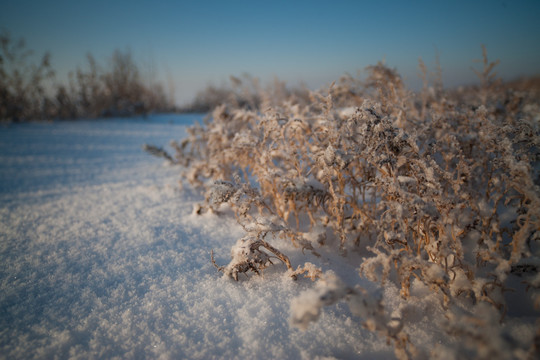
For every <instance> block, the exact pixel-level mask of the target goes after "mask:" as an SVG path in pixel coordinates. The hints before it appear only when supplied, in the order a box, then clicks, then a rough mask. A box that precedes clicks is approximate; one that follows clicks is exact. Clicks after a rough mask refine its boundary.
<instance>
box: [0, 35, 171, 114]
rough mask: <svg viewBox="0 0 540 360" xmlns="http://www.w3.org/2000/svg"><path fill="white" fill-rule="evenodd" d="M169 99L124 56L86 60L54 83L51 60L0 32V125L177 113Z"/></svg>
mask: <svg viewBox="0 0 540 360" xmlns="http://www.w3.org/2000/svg"><path fill="white" fill-rule="evenodd" d="M176 110H177V109H176V107H175V105H174V100H173V94H172V93H167V92H166V91H165V90H164V86H163V84H161V83H160V82H158V81H157V80H156V79H155V78H151V77H150V78H148V79H144V80H143V76H142V74H141V71H140V66H139V65H138V64H137V62H136V61H135V59H134V58H133V56H132V54H131V52H130V51H129V50H118V49H117V50H115V51H114V52H113V54H112V55H111V56H110V58H109V59H107V61H106V62H105V64H103V63H100V62H99V61H98V60H96V59H95V58H94V56H92V55H91V54H88V55H87V57H86V65H85V67H83V68H77V69H76V70H74V71H71V72H70V73H69V80H68V83H67V84H66V83H64V84H62V83H58V82H57V81H56V79H55V71H54V69H53V67H52V66H51V55H50V54H49V53H45V54H43V55H41V57H39V58H37V60H36V56H34V53H33V51H32V50H30V49H27V47H26V44H25V41H24V39H17V40H15V39H14V38H13V37H12V36H11V35H10V33H9V32H7V31H6V30H3V31H2V32H0V120H1V121H13V122H18V121H27V120H45V119H77V118H96V117H110V116H131V115H143V114H148V113H153V112H172V111H176Z"/></svg>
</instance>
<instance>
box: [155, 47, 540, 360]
mask: <svg viewBox="0 0 540 360" xmlns="http://www.w3.org/2000/svg"><path fill="white" fill-rule="evenodd" d="M483 63H484V69H483V70H482V71H479V72H478V73H479V74H480V76H481V77H483V79H484V80H483V85H482V91H481V93H480V96H477V95H478V93H477V92H475V91H474V90H463V91H461V92H454V91H443V89H442V85H441V84H440V82H438V83H437V90H436V91H432V90H430V87H429V85H428V83H427V80H426V84H425V86H424V88H423V91H422V92H421V93H420V94H414V93H412V92H410V91H408V90H406V89H405V87H404V85H403V83H402V81H401V78H400V77H399V75H398V74H397V72H396V71H395V70H392V69H389V68H387V67H386V66H385V65H384V64H382V63H379V64H377V65H376V66H373V67H370V68H368V71H369V76H368V78H367V80H366V82H365V83H364V84H363V85H364V87H363V88H361V87H360V86H359V83H360V82H359V81H356V80H353V79H351V78H350V77H345V78H343V79H341V80H340V81H339V82H338V83H337V84H333V85H332V86H331V87H330V88H329V89H326V90H321V91H319V92H314V93H311V94H310V99H311V102H309V103H306V102H305V101H295V99H294V98H293V97H291V98H289V99H285V100H283V101H281V102H270V101H266V102H265V104H267V105H268V104H270V105H271V107H265V108H259V109H254V108H253V107H250V108H249V109H246V108H242V107H238V106H235V104H234V103H231V104H226V103H225V104H223V105H221V106H218V107H216V108H215V109H214V111H213V112H212V114H211V115H210V116H209V117H208V118H207V120H206V121H205V124H204V125H203V126H201V125H196V126H194V127H192V128H191V129H189V136H188V138H186V139H184V140H183V141H182V142H181V143H180V144H178V143H173V147H174V149H175V150H176V154H175V155H174V156H169V157H170V158H171V159H173V161H174V162H175V163H178V164H181V165H183V166H184V170H183V171H184V173H183V174H184V177H185V179H186V180H187V181H189V182H190V183H191V184H193V185H194V186H198V187H202V188H203V189H205V191H206V194H207V196H206V203H205V204H203V205H202V206H201V207H200V209H199V210H200V211H199V212H203V210H211V211H214V212H218V210H219V208H220V207H221V206H222V204H227V206H229V207H230V209H232V211H233V212H234V214H235V217H236V221H237V222H238V223H239V224H240V225H241V226H242V227H243V228H244V230H245V231H246V236H245V237H243V238H242V239H240V240H239V241H238V242H237V244H236V245H235V246H234V247H233V249H232V260H231V262H230V263H229V264H228V265H226V266H217V265H216V267H218V269H219V270H220V271H222V272H224V273H225V274H227V275H228V276H231V277H232V278H234V279H238V275H239V274H240V273H245V274H247V273H249V272H253V273H255V274H259V273H261V272H262V270H264V269H265V268H267V267H268V266H270V265H272V264H273V263H274V262H273V261H272V259H274V258H277V259H279V260H280V262H282V263H284V264H285V265H286V268H287V271H288V272H289V273H290V274H291V276H292V277H294V278H296V277H297V275H299V274H301V273H304V274H306V276H308V277H310V278H312V279H318V278H321V277H322V279H321V280H319V282H318V284H319V285H316V287H315V289H313V290H312V291H309V292H307V293H305V294H303V295H301V296H300V297H299V298H298V299H296V300H295V301H294V304H293V324H295V325H297V326H299V327H300V328H305V327H307V326H308V324H309V322H311V321H314V320H316V319H317V318H318V314H319V313H320V311H321V308H322V306H323V305H330V304H332V303H335V302H336V301H341V300H345V301H347V302H348V304H349V307H350V311H351V313H353V314H355V315H358V317H359V318H361V319H362V320H361V321H362V322H364V323H365V324H367V325H366V326H367V327H368V328H370V329H372V330H374V331H377V332H381V333H383V334H385V336H388V337H389V338H391V339H392V340H393V342H394V345H395V347H396V355H397V356H398V357H400V358H406V357H414V356H415V354H429V353H430V352H429V351H424V350H425V349H424V350H422V349H418V348H417V347H415V345H414V339H413V338H411V337H410V336H409V335H408V334H409V329H408V327H407V324H406V323H404V322H401V321H400V320H396V319H393V318H392V316H391V315H388V314H392V311H393V310H395V309H385V308H384V306H379V305H378V303H377V301H375V300H373V299H372V298H370V297H369V296H368V295H367V294H366V293H365V292H363V291H362V290H361V289H360V288H359V287H358V286H354V285H353V286H350V285H343V284H342V283H341V282H340V281H338V280H336V279H337V278H335V277H333V276H331V275H322V274H323V273H322V270H321V267H320V266H316V265H313V264H312V263H311V262H307V261H306V263H305V264H300V265H299V266H298V267H297V269H296V270H293V269H294V267H293V264H291V262H290V260H289V257H288V256H287V255H286V254H285V253H284V252H282V251H281V250H279V249H278V246H277V245H276V244H278V243H280V242H282V241H284V240H286V241H290V242H291V243H292V244H293V245H295V246H296V247H298V248H299V249H301V250H302V251H304V250H310V253H309V254H308V255H309V256H311V255H314V256H317V255H318V252H319V251H318V248H319V247H320V248H321V249H324V251H326V252H332V251H335V252H337V253H339V254H340V255H341V256H342V259H343V261H349V262H351V261H353V262H354V260H353V259H361V260H359V261H357V262H356V263H353V266H354V268H355V269H356V271H358V273H359V274H360V275H361V276H362V277H364V278H367V279H369V280H372V281H374V282H380V283H381V284H382V285H384V284H385V282H392V283H393V284H396V285H397V286H399V288H400V294H401V297H402V298H403V300H404V301H407V300H408V299H410V298H411V284H412V283H413V282H417V283H418V284H422V286H425V287H426V288H429V289H431V290H432V292H433V294H435V296H436V297H437V298H438V299H439V300H440V306H441V307H442V309H443V310H444V311H445V312H446V315H445V317H446V319H447V320H448V323H447V324H446V325H444V326H445V328H446V329H447V330H448V332H449V334H450V333H451V334H453V335H452V336H458V337H459V336H468V337H469V338H470V339H469V340H471V341H472V343H476V344H478V345H480V344H483V345H482V349H485V351H484V350H479V352H478V353H477V355H478V357H480V358H482V357H484V358H487V357H488V355H489V354H493V352H497V351H499V350H497V349H498V348H497V346H498V345H497V346H495V345H494V344H492V343H491V342H495V341H499V340H497V339H499V338H500V337H501V336H503V335H500V334H502V332H501V331H499V330H500V329H499V330H496V331H495V332H494V333H493V334H499V335H500V336H499V335H497V336H499V337H497V336H495V335H493V337H486V336H483V335H482V336H476V335H474V334H478V333H482V331H483V330H482V327H478V326H477V325H478V324H477V323H476V325H474V324H475V321H476V320H467V321H466V322H465V323H463V322H462V320H460V319H464V316H465V317H466V318H467V319H478V317H481V316H484V315H483V314H489V315H486V316H489V317H490V321H489V324H490V326H492V325H493V324H495V325H493V326H496V324H499V322H500V321H503V320H504V315H505V313H506V312H507V310H508V309H507V304H506V301H505V293H506V292H508V291H510V289H509V288H510V286H511V285H512V282H515V281H516V277H517V276H518V275H519V276H520V277H521V279H522V280H523V281H524V282H525V284H527V287H528V290H527V292H524V293H523V296H524V297H531V296H532V297H535V298H534V299H533V300H534V301H535V302H536V305H537V306H538V305H540V304H539V303H540V300H539V299H540V297H538V295H537V294H538V291H539V285H540V282H539V280H538V279H539V277H538V269H539V267H540V244H539V241H540V187H539V186H540V116H539V115H538V114H539V113H540V100H539V99H540V98H539V97H538V94H539V92H538V89H539V88H540V87H534V86H531V85H530V84H529V85H524V84H514V85H506V86H505V85H503V84H502V83H499V82H497V81H495V79H494V78H493V76H492V74H493V67H494V66H495V64H496V63H495V62H489V61H488V60H487V55H486V54H485V52H484V61H483ZM421 64H422V63H421ZM421 67H422V66H421ZM425 71H426V70H425V67H424V72H425ZM426 79H427V77H426ZM532 84H534V83H532ZM514 87H515V88H516V89H519V90H514ZM263 98H264V96H263ZM344 106H347V107H346V108H345V107H344ZM147 149H148V150H149V151H151V152H153V153H154V154H155V155H159V156H163V157H166V156H164V155H163V154H162V153H161V151H160V149H159V148H147ZM166 158H167V157H166ZM351 253H354V254H355V256H350V255H349V254H351ZM358 254H359V256H358ZM212 261H213V262H214V260H213V257H212ZM214 264H215V262H214ZM332 265H333V264H332V263H330V264H325V267H328V268H330V269H331V268H332ZM531 302H532V300H531ZM464 304H466V305H467V306H471V307H474V308H475V309H476V308H478V309H481V308H482V309H483V308H485V306H488V307H489V308H490V309H492V310H489V311H484V310H482V311H480V310H478V311H471V312H469V313H467V314H466V315H463V314H461V315H460V313H459V312H460V311H461V310H459V309H462V308H463V307H464V306H465V305H464ZM458 310H459V311H458ZM493 311H495V312H496V313H497V314H498V316H497V317H498V318H497V320H496V321H491V320H493V319H492V318H493V317H494V315H493ZM389 324H393V325H389ZM467 324H469V325H467ZM486 324H487V323H486ZM441 326H443V325H442V324H441ZM486 326H487V325H486ZM539 328H540V327H539ZM497 331H498V332H497ZM503 337H504V336H503ZM539 338H540V336H539ZM505 344H506V345H504V346H506V347H507V348H509V349H511V351H510V352H511V353H512V354H514V355H515V356H518V355H519V354H526V353H527V351H529V350H525V349H521V350H523V351H522V352H520V351H521V350H520V351H518V350H516V349H514V348H512V346H514V345H512V344H509V343H505ZM531 344H532V345H531V346H532V347H531V349H533V347H534V342H531ZM472 346H473V347H474V345H472ZM514 350H516V351H514ZM460 351H461V350H459V349H457V350H456V356H458V355H459V354H461V353H460ZM464 351H465V354H468V353H467V351H469V350H464ZM530 351H533V350H530ZM486 354H487V355H486ZM516 354H517V355H516ZM518 357H521V355H519V356H518Z"/></svg>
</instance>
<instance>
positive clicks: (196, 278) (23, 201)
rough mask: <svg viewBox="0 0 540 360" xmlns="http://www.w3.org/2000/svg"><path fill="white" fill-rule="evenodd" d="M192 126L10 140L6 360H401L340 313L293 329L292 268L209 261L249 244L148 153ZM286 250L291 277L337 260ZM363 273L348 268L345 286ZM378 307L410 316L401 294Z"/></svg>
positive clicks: (1, 168)
mask: <svg viewBox="0 0 540 360" xmlns="http://www.w3.org/2000/svg"><path fill="white" fill-rule="evenodd" d="M195 119H197V117H196V116H178V115H175V116H160V117H151V118H149V119H131V120H122V119H118V120H112V121H111V120H107V121H81V122H54V123H30V124H12V125H8V126H4V127H3V128H0V286H1V291H0V358H2V359H14V358H25V359H31V358H54V357H58V358H84V359H87V358H120V359H143V358H152V359H180V358H189V359H212V358H226V359H233V358H244V359H245V358H254V359H317V358H320V359H333V358H340V359H341V358H344V359H348V358H354V359H357V358H358V359H387V358H393V357H394V355H393V347H392V346H391V345H388V344H387V343H386V339H384V338H381V337H379V336H377V334H374V333H372V332H370V331H368V330H366V329H365V328H363V327H362V326H361V322H360V321H358V319H357V318H355V317H353V316H352V315H351V314H350V312H349V309H348V307H347V305H346V304H344V303H343V302H341V303H338V304H335V305H332V306H329V307H325V308H323V309H322V313H321V316H320V318H319V320H318V321H317V322H316V323H312V324H310V325H309V326H308V328H307V330H306V331H301V330H299V329H297V328H294V327H292V326H291V325H290V314H291V301H292V299H293V298H295V297H299V296H300V297H301V294H305V293H306V291H307V292H308V293H309V291H310V289H312V288H313V287H314V283H312V282H311V281H310V280H309V279H303V278H302V279H299V280H298V281H292V280H291V279H290V278H289V277H288V276H287V275H286V274H285V271H284V270H285V266H284V265H283V264H279V265H276V266H274V267H270V268H268V269H267V270H265V272H264V275H263V276H261V277H257V276H254V277H251V278H250V279H249V281H245V276H244V275H243V274H241V276H240V278H241V280H240V281H238V282H235V281H233V280H231V279H227V278H224V277H223V276H222V275H221V274H220V273H218V272H217V271H216V269H215V268H214V266H213V265H212V263H211V261H210V250H214V253H215V256H216V262H217V263H219V264H221V265H226V264H227V263H228V262H229V260H230V249H231V246H232V245H234V244H235V243H236V241H237V240H238V239H239V238H241V237H242V236H243V235H244V232H243V231H242V229H241V228H240V227H239V226H238V225H237V224H236V223H235V221H234V219H232V218H230V217H227V216H223V215H221V216H218V215H215V214H205V215H202V216H200V215H195V214H194V213H193V209H194V206H195V205H196V204H198V203H200V202H201V201H202V200H203V197H202V196H201V195H199V194H197V193H196V192H194V191H193V190H192V189H190V188H189V187H184V188H183V190H180V186H179V184H178V181H179V179H180V176H179V169H178V168H177V167H174V166H169V165H167V164H166V163H165V162H164V161H163V160H160V159H157V158H154V157H152V156H150V155H148V154H146V153H144V152H143V150H142V148H141V147H142V145H143V144H144V143H150V144H156V145H163V144H167V143H168V142H169V141H170V140H172V139H181V138H182V137H183V136H184V134H185V125H186V124H191V123H192V122H193V121H194V120H195ZM280 241H282V240H278V239H276V240H275V241H274V242H273V244H274V245H276V246H278V247H279V249H280V250H281V251H283V252H285V253H286V254H287V255H289V257H290V259H291V262H292V264H293V267H296V266H298V265H300V264H302V263H304V262H305V261H310V262H317V265H318V266H322V267H323V268H324V264H325V261H327V260H328V261H329V259H330V258H331V257H332V256H336V257H337V256H339V255H332V254H331V253H324V252H321V254H322V255H323V256H322V257H321V259H317V258H315V257H313V256H311V255H309V254H308V255H306V256H304V255H302V253H301V250H300V249H296V248H294V247H293V246H292V245H291V244H288V243H285V242H284V241H283V242H280ZM318 251H319V250H318ZM333 263H334V264H335V263H336V262H335V261H333ZM334 270H336V272H338V273H339V271H340V269H335V267H334ZM354 273H355V271H354V270H352V271H351V268H347V266H346V265H345V264H344V265H343V269H342V274H339V275H340V276H341V278H342V279H343V280H344V281H347V279H348V278H349V279H350V277H351V276H354V275H351V274H354ZM350 280H351V283H353V284H357V283H362V279H357V278H356V279H350ZM414 286H417V288H416V290H415V289H414ZM364 288H366V289H368V290H371V291H373V292H376V291H377V290H376V287H375V286H374V285H373V284H371V283H369V282H367V281H365V286H364ZM413 291H416V292H417V294H418V295H419V296H422V297H423V298H424V302H423V303H421V304H420V303H419V304H416V305H415V306H412V305H408V308H406V310H407V313H408V315H407V316H408V317H409V318H410V319H414V321H415V324H416V325H415V326H414V328H413V330H412V331H413V335H414V337H415V340H416V341H417V343H422V344H427V346H428V347H429V346H431V345H433V347H435V346H436V345H437V344H438V343H439V342H441V341H443V340H445V336H444V334H443V333H442V332H441V331H440V330H438V329H437V328H436V327H434V325H433V321H432V316H434V312H436V311H437V310H436V307H437V306H436V305H435V303H430V295H429V294H430V292H429V291H428V290H427V289H424V288H422V287H421V286H420V285H418V284H416V285H415V284H413ZM378 295H380V296H381V297H382V298H383V300H384V302H385V304H387V305H389V306H390V307H392V308H395V309H398V310H399V309H405V308H404V307H403V306H401V305H400V303H399V302H400V301H401V300H399V299H400V297H399V290H398V289H396V288H395V287H392V286H391V285H388V286H387V287H386V288H385V290H384V291H383V292H382V293H380V294H378ZM430 309H431V310H430ZM430 311H431V312H430ZM435 315H436V314H435ZM520 329H521V331H522V332H523V333H524V334H526V336H530V334H531V333H532V331H533V330H532V329H533V328H532V325H527V324H517V325H516V330H520ZM518 335H519V334H518ZM445 346H451V342H446V343H445Z"/></svg>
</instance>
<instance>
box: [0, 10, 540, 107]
mask: <svg viewBox="0 0 540 360" xmlns="http://www.w3.org/2000/svg"><path fill="white" fill-rule="evenodd" d="M0 28H5V29H7V30H8V31H9V32H10V33H11V35H12V37H14V38H20V37H24V38H25V39H26V42H27V46H28V47H29V48H31V49H33V50H35V51H36V53H38V54H42V53H43V52H45V51H50V53H51V54H52V64H53V66H54V67H55V69H57V73H58V77H59V78H62V76H65V75H66V74H67V72H68V71H69V70H75V69H76V68H77V66H81V67H82V66H84V65H85V55H86V53H88V52H90V53H92V54H93V55H94V56H95V57H96V58H97V59H98V60H99V61H101V62H104V61H105V59H106V58H107V57H109V56H110V55H111V54H112V52H113V50H114V49H116V48H119V49H130V50H131V52H132V53H133V55H134V56H135V58H136V59H137V60H138V61H139V62H141V63H144V64H153V65H154V66H155V68H156V69H158V72H159V76H160V77H161V78H165V77H169V78H170V79H172V81H173V82H174V84H175V87H176V97H177V99H178V101H179V102H180V103H183V102H185V101H188V100H190V99H191V98H192V96H193V94H194V93H195V92H196V91H198V90H201V89H203V88H204V87H206V86H207V85H208V84H215V85H220V84H221V83H222V82H224V81H226V80H227V79H228V77H229V75H240V74H242V73H249V74H251V75H253V76H255V77H258V78H261V79H262V80H263V81H270V80H272V79H273V78H274V76H277V77H278V78H279V79H281V80H286V81H287V82H288V83H291V84H295V83H298V82H300V81H302V82H304V83H306V84H307V85H308V86H310V87H314V88H318V87H320V86H323V85H326V84H329V83H331V82H332V81H333V80H337V79H338V78H339V77H340V76H341V75H343V74H344V73H346V72H347V73H350V74H352V75H356V74H358V71H359V70H362V69H364V68H365V67H366V66H368V65H371V64H375V63H376V62H377V61H379V60H383V59H384V60H385V61H386V63H387V64H388V65H389V66H391V67H395V68H397V70H398V71H399V73H400V74H401V75H402V76H403V77H404V79H405V81H406V83H408V84H409V86H411V87H415V86H417V84H418V83H419V80H418V76H417V74H418V58H419V57H421V58H422V59H423V60H424V62H425V63H426V65H427V66H428V67H429V68H430V69H433V70H434V67H435V58H436V56H435V54H436V53H437V52H438V54H439V56H440V63H441V66H442V68H443V79H444V82H445V85H446V86H455V85H458V84H462V83H470V82H472V81H474V80H475V75H474V73H473V72H472V71H471V66H478V64H475V63H474V62H473V60H474V59H479V58H481V44H485V45H486V47H487V50H488V55H489V57H490V58H492V59H496V58H498V59H500V61H501V64H500V66H499V67H498V72H499V74H500V75H501V76H502V77H503V78H513V77H516V76H520V75H528V74H540V0H504V1H499V0H490V1H488V0H482V1H481V0H468V1H457V0H445V1H442V0H441V1H439V0H431V1H423V0H417V1H415V0H410V1H407V0H401V1H392V0H381V1H376V0H371V1H361V0H357V1H339V0H324V1H318V0H311V1H303V0H288V1H281V0H265V1H256V0H251V1H235V0H221V1H206V0H193V1H172V0H171V1H165V0H153V1H150V0H148V1H147V0H117V1H114V0H92V1H87V0H50V1H43V0H2V4H1V5H0Z"/></svg>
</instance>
